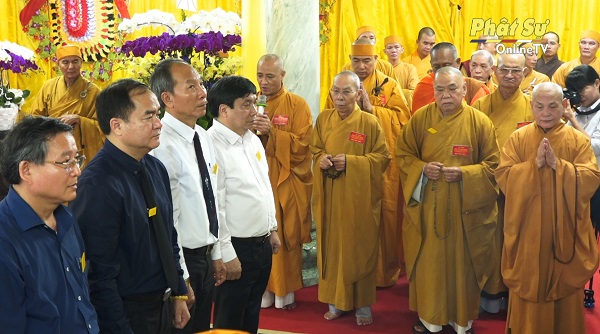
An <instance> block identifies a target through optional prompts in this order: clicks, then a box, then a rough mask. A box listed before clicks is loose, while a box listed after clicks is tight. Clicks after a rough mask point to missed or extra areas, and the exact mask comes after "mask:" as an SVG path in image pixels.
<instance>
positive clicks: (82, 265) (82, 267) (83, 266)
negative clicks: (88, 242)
mask: <svg viewBox="0 0 600 334" xmlns="http://www.w3.org/2000/svg"><path fill="white" fill-rule="evenodd" d="M81 272H82V273H84V272H85V252H83V254H81Z"/></svg>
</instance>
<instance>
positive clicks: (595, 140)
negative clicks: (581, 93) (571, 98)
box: [569, 99, 600, 166]
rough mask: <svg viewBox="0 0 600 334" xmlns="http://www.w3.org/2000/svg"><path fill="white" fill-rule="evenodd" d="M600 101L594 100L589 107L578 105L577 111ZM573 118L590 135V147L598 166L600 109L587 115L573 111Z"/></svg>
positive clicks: (590, 107)
mask: <svg viewBox="0 0 600 334" xmlns="http://www.w3.org/2000/svg"><path fill="white" fill-rule="evenodd" d="M599 103H600V99H598V101H596V102H594V103H593V104H592V105H591V106H589V107H579V108H578V109H579V111H583V112H585V111H589V110H592V109H594V108H596V106H598V104H599ZM575 118H576V119H577V122H579V125H581V127H582V128H583V129H584V130H585V132H587V134H588V135H589V136H590V137H591V144H592V149H593V150H594V155H595V156H596V160H598V165H599V166H600V111H597V112H595V113H593V114H589V115H579V114H578V113H575ZM569 125H571V124H570V122H569Z"/></svg>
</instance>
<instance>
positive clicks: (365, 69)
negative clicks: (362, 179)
mask: <svg viewBox="0 0 600 334" xmlns="http://www.w3.org/2000/svg"><path fill="white" fill-rule="evenodd" d="M375 59H377V55H376V50H375V46H374V45H372V44H370V43H368V42H367V41H365V40H364V38H360V39H358V40H357V41H355V42H354V43H353V45H352V48H351V55H350V60H351V64H352V68H353V72H354V73H356V74H357V75H358V77H359V78H360V80H361V83H362V89H361V90H360V93H361V100H359V107H360V108H361V110H363V111H365V112H369V113H372V114H373V115H375V116H376V117H377V118H379V120H380V123H381V126H382V128H383V131H384V134H385V140H386V143H387V145H388V150H392V149H393V148H394V147H395V145H396V138H397V137H398V135H399V133H400V130H401V129H402V126H403V125H404V124H406V123H407V122H408V119H409V118H410V111H409V108H408V105H407V104H406V100H405V98H404V95H403V94H402V91H401V89H400V86H399V85H398V84H397V83H396V81H395V80H394V79H392V78H390V77H388V76H386V75H384V74H382V73H381V72H379V71H377V70H375V68H374V67H375V66H373V65H374V60H375ZM332 106H333V101H332V100H331V98H330V99H329V100H328V103H327V105H326V108H331V107H332ZM399 175H400V171H399V170H398V166H397V164H396V162H394V161H392V162H390V164H389V166H388V168H387V169H386V172H385V175H384V181H383V198H382V210H381V214H382V218H381V231H380V243H379V260H378V265H377V286H378V287H387V286H392V285H394V284H396V281H397V280H398V276H399V275H400V261H399V259H398V246H397V245H398V240H397V239H396V235H397V230H398V229H399V228H400V226H399V225H398V213H397V210H398V187H399V182H400V176H399Z"/></svg>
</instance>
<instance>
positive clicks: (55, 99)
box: [29, 45, 104, 162]
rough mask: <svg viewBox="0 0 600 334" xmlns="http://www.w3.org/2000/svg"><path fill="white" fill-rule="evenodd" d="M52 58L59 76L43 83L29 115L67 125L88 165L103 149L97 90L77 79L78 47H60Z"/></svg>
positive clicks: (83, 79) (79, 66)
mask: <svg viewBox="0 0 600 334" xmlns="http://www.w3.org/2000/svg"><path fill="white" fill-rule="evenodd" d="M56 58H57V62H58V68H59V69H60V71H61V72H62V74H63V75H61V76H58V77H56V78H52V79H50V80H48V81H46V82H45V83H44V85H43V86H42V88H41V90H40V92H39V93H38V94H37V96H36V98H35V101H33V104H32V105H31V109H30V111H29V113H30V114H31V115H36V116H49V117H54V118H58V119H60V120H61V121H63V122H64V123H66V124H69V125H71V126H72V127H73V130H74V134H73V136H74V137H75V141H76V142H77V147H79V148H80V149H81V151H82V152H83V155H85V156H86V161H87V162H89V161H91V160H92V158H93V157H94V156H95V155H96V153H98V151H99V150H100V149H101V148H102V146H103V145H104V134H102V131H100V127H99V125H98V119H97V118H96V96H98V94H100V89H99V88H98V86H96V85H95V84H94V83H92V82H90V81H89V80H87V79H86V78H84V77H82V76H81V65H82V63H83V60H82V58H81V52H80V49H79V47H78V46H75V45H63V46H60V47H59V48H58V49H57V50H56Z"/></svg>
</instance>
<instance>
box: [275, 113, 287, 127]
mask: <svg viewBox="0 0 600 334" xmlns="http://www.w3.org/2000/svg"><path fill="white" fill-rule="evenodd" d="M288 122H289V116H283V115H275V116H273V124H275V125H288Z"/></svg>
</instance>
